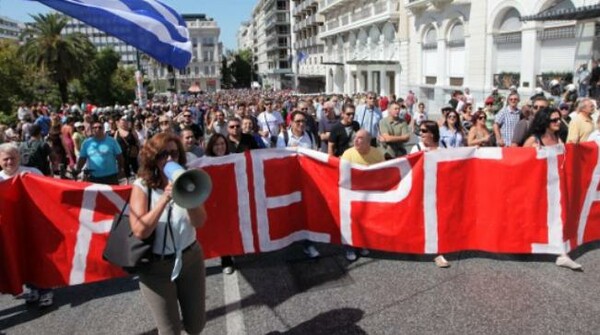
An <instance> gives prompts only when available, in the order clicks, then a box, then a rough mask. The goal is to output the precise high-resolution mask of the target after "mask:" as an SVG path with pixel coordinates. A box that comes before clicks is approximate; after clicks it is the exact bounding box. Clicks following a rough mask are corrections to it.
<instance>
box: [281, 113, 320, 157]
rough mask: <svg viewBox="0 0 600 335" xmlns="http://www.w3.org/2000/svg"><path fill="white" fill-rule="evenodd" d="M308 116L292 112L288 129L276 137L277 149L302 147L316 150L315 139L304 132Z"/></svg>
mask: <svg viewBox="0 0 600 335" xmlns="http://www.w3.org/2000/svg"><path fill="white" fill-rule="evenodd" d="M307 119H308V115H306V114H305V113H304V112H301V111H293V112H292V114H291V125H290V129H288V130H286V131H283V132H281V133H280V134H279V136H278V137H277V148H285V147H302V148H307V149H313V150H316V149H317V147H316V143H315V139H314V137H313V136H312V134H311V133H310V132H308V131H306V121H307Z"/></svg>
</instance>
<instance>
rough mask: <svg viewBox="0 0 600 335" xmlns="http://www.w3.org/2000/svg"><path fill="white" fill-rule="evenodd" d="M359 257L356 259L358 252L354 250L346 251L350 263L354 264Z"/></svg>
mask: <svg viewBox="0 0 600 335" xmlns="http://www.w3.org/2000/svg"><path fill="white" fill-rule="evenodd" d="M357 258H358V257H356V252H355V251H354V250H352V249H348V250H346V259H347V260H348V261H349V262H354V261H355V260H356V259H357Z"/></svg>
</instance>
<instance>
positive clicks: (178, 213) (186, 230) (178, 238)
mask: <svg viewBox="0 0 600 335" xmlns="http://www.w3.org/2000/svg"><path fill="white" fill-rule="evenodd" d="M133 185H134V186H137V187H139V188H140V189H141V190H142V191H143V192H144V194H145V195H146V196H148V188H147V187H146V185H144V181H143V180H142V179H141V178H138V179H136V180H135V181H134V182H133ZM162 194H163V190H161V189H152V199H151V202H150V208H153V207H154V206H156V203H158V200H159V199H160V197H161V196H162ZM172 206H173V210H172V212H171V228H172V230H173V235H174V236H173V238H174V240H175V244H176V245H178V246H179V247H180V248H181V250H183V249H185V248H187V247H188V246H190V245H191V244H192V243H194V241H196V228H195V227H194V226H192V225H191V224H190V217H189V215H188V212H187V210H186V209H185V208H183V207H180V206H178V205H177V204H175V203H173V204H172ZM168 214H169V206H167V207H165V210H164V211H163V212H162V214H161V215H160V218H159V219H158V225H157V226H156V229H155V230H154V231H155V232H156V235H154V245H153V246H152V252H153V253H155V254H157V255H161V254H162V253H163V241H164V239H165V228H166V227H167V222H168V221H167V220H168V217H169V216H168ZM180 228H181V229H180ZM166 230H167V233H168V230H169V229H168V228H167V229H166ZM168 234H169V233H168ZM173 253H175V248H174V247H173V240H172V239H171V235H170V234H169V235H167V239H166V246H165V255H169V254H173Z"/></svg>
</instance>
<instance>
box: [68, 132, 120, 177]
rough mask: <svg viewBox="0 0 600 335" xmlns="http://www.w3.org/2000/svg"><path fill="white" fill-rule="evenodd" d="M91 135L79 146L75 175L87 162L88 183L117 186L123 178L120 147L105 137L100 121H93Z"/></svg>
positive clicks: (114, 141) (111, 139) (110, 138)
mask: <svg viewBox="0 0 600 335" xmlns="http://www.w3.org/2000/svg"><path fill="white" fill-rule="evenodd" d="M92 133H93V134H94V136H93V137H90V138H88V139H86V140H85V141H84V142H83V144H82V145H81V150H80V152H79V160H78V161H77V168H76V170H75V174H79V171H81V168H83V166H84V165H85V163H86V162H87V167H88V169H89V170H90V179H89V181H90V182H92V183H100V184H109V185H118V184H119V178H121V177H124V176H125V174H124V172H123V155H122V152H121V147H120V146H119V143H117V141H116V140H115V139H114V138H112V137H110V136H106V134H105V133H104V126H103V125H102V123H101V122H100V121H94V123H93V124H92Z"/></svg>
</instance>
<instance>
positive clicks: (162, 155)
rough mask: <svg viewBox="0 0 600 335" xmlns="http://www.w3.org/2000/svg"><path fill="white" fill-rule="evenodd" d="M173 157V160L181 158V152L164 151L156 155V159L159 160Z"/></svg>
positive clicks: (175, 150)
mask: <svg viewBox="0 0 600 335" xmlns="http://www.w3.org/2000/svg"><path fill="white" fill-rule="evenodd" d="M169 156H170V157H171V158H179V150H177V149H174V150H163V151H161V152H159V153H158V155H156V158H157V159H158V160H161V159H165V158H167V157H169Z"/></svg>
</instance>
